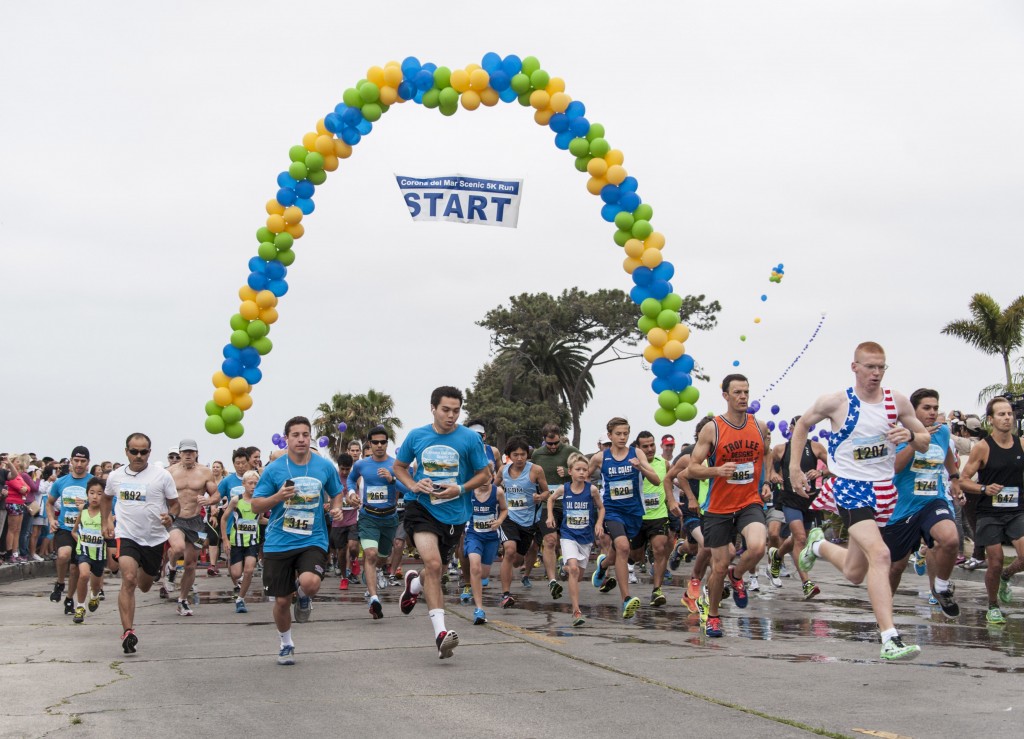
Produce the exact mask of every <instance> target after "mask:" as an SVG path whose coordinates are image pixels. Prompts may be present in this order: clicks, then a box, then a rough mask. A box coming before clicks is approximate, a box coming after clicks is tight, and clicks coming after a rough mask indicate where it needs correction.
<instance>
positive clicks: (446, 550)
mask: <svg viewBox="0 0 1024 739" xmlns="http://www.w3.org/2000/svg"><path fill="white" fill-rule="evenodd" d="M404 524H405V530H406V532H408V534H409V538H410V539H412V540H413V542H414V543H415V540H416V534H433V535H434V536H436V537H437V548H438V550H440V552H441V563H442V564H443V563H445V562H448V561H449V560H450V559H451V558H452V552H453V551H455V547H456V546H458V543H459V539H461V538H462V532H463V531H465V529H466V524H464V523H457V524H451V523H441V522H440V521H438V520H437V519H436V518H434V517H433V516H431V515H430V512H429V511H428V510H427V509H426V508H424V507H423V505H421V504H420V502H419V501H418V500H410V501H409V502H408V503H406V504H405V521H404Z"/></svg>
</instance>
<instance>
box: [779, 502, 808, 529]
mask: <svg viewBox="0 0 1024 739" xmlns="http://www.w3.org/2000/svg"><path fill="white" fill-rule="evenodd" d="M782 514H783V515H784V516H785V517H786V525H787V526H791V525H792V523H793V522H794V521H803V524H804V531H805V532H806V531H810V530H811V529H813V528H814V512H813V511H805V510H804V509H803V508H790V507H789V506H783V508H782Z"/></svg>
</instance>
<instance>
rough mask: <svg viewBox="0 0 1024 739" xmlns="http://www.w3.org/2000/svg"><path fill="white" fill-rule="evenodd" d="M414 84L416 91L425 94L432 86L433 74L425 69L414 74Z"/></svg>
mask: <svg viewBox="0 0 1024 739" xmlns="http://www.w3.org/2000/svg"><path fill="white" fill-rule="evenodd" d="M413 82H414V83H415V84H416V89H417V90H421V91H423V92H426V91H427V90H429V89H430V88H431V87H433V86H434V73H433V72H428V71H427V70H426V69H421V70H420V71H419V72H417V73H416V78H415V79H414V80H413Z"/></svg>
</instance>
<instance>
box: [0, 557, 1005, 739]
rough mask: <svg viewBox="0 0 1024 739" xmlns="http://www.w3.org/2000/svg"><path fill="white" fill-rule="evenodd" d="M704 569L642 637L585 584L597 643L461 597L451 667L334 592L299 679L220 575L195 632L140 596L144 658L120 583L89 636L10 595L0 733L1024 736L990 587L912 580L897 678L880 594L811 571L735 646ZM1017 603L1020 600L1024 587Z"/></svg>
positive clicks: (491, 592) (426, 631)
mask: <svg viewBox="0 0 1024 739" xmlns="http://www.w3.org/2000/svg"><path fill="white" fill-rule="evenodd" d="M591 567H592V565H591ZM688 567H689V566H688V565H683V566H682V567H681V568H680V570H679V572H678V573H676V574H677V577H676V578H675V580H674V582H673V584H672V585H670V586H668V587H666V588H665V593H666V596H667V597H668V598H669V604H668V605H667V606H666V607H664V608H660V609H655V608H650V607H648V606H647V605H646V602H647V599H648V597H649V594H650V585H649V582H641V584H640V585H634V586H632V587H633V592H634V594H636V595H638V596H639V597H640V598H641V599H642V600H643V601H644V603H645V605H644V607H643V608H641V610H640V611H639V613H638V614H637V616H636V617H635V618H634V619H632V620H631V621H629V622H624V621H623V620H622V618H621V616H620V610H619V606H618V603H619V595H618V591H616V592H614V593H610V594H607V595H602V594H600V593H598V592H597V591H596V590H595V589H594V588H593V587H592V586H591V585H590V583H589V581H584V582H582V583H581V584H580V592H581V602H582V608H583V611H584V614H585V615H586V618H587V623H586V624H585V625H583V626H581V627H573V626H572V625H571V613H570V612H571V607H570V605H569V601H568V590H566V594H565V596H563V598H562V599H561V600H558V601H553V600H552V599H551V598H550V595H549V593H548V590H547V587H546V585H545V583H544V582H543V578H542V577H541V578H540V579H535V580H534V586H533V588H532V589H530V590H524V589H523V587H522V585H521V584H520V583H519V582H518V580H517V581H516V582H515V584H514V586H513V594H514V595H515V597H516V599H517V604H516V606H515V607H514V608H511V609H507V610H503V609H501V608H499V607H498V605H497V601H498V599H499V597H500V592H499V590H500V588H499V587H498V583H497V579H492V581H491V584H490V587H488V588H487V590H486V591H485V609H486V611H487V615H488V618H489V623H488V624H487V625H485V626H474V625H473V624H472V611H473V606H472V605H470V606H463V605H461V604H459V602H458V588H457V587H456V586H455V585H454V584H453V586H452V587H451V591H450V594H449V596H448V598H447V609H448V614H449V615H448V617H447V618H448V628H450V629H453V630H456V631H458V633H459V635H460V638H461V644H460V647H459V648H458V650H457V651H456V653H455V657H454V659H452V660H446V661H439V660H438V659H437V651H436V649H435V648H434V646H433V639H432V631H431V628H430V624H429V620H428V618H427V614H426V607H425V603H424V602H421V603H420V604H419V605H418V606H417V608H416V610H415V611H414V612H413V614H412V615H411V616H402V615H401V614H400V612H399V609H398V598H399V596H400V592H401V588H388V589H387V590H386V591H385V592H384V594H383V597H382V601H383V604H384V613H385V618H384V619H382V620H380V621H372V620H371V619H370V617H369V615H368V613H367V610H366V606H365V604H364V601H363V597H362V592H363V588H362V587H361V586H352V587H351V589H349V590H348V591H339V590H338V582H339V581H338V578H337V577H328V578H327V579H326V580H325V581H324V585H323V588H322V590H321V592H320V594H319V595H318V596H317V598H316V599H315V609H314V612H313V617H312V620H311V621H310V623H308V624H300V625H297V626H296V627H295V628H294V635H295V642H296V658H297V661H298V664H297V665H295V666H294V667H290V668H285V667H278V666H277V665H276V663H275V655H276V650H277V638H276V633H275V630H274V628H273V625H272V621H271V618H270V605H269V604H268V603H266V602H264V600H263V598H262V597H258V598H250V599H249V600H248V606H249V613H248V614H236V613H235V612H234V607H233V600H232V598H231V592H230V589H231V581H230V579H229V578H228V577H226V576H222V577H219V578H207V577H205V576H201V577H199V578H197V586H198V589H199V604H198V605H196V606H195V616H194V617H192V618H182V617H179V616H177V615H176V613H175V608H174V605H173V601H167V600H160V599H159V598H158V597H157V595H156V592H155V591H153V592H151V593H149V594H146V595H141V596H140V598H139V602H138V608H137V614H136V628H137V631H138V634H139V637H140V646H139V652H138V654H136V655H132V656H126V655H124V654H123V653H122V651H121V649H120V645H119V636H120V628H119V625H118V619H117V613H116V594H117V590H118V587H119V581H118V580H117V578H112V579H110V580H109V582H108V584H107V586H106V592H107V594H108V596H107V599H106V600H105V601H104V602H103V603H101V605H100V608H99V610H98V611H97V612H96V613H95V614H89V615H88V616H87V618H86V623H85V624H84V625H80V626H76V625H74V624H72V623H71V617H70V616H64V615H63V608H62V607H61V605H60V604H54V603H51V602H50V601H49V600H48V599H47V596H48V594H49V591H50V580H49V579H47V578H36V579H28V580H21V581H16V582H7V583H5V584H3V585H0V622H2V623H3V624H4V628H3V633H4V637H5V639H4V642H5V648H4V652H3V658H2V660H0V681H2V684H3V685H5V686H8V687H7V688H6V689H5V695H7V696H8V700H5V701H4V705H3V707H2V708H0V736H43V735H49V734H51V733H59V734H69V735H72V736H111V735H112V734H113V733H114V732H122V733H123V732H126V731H127V732H131V731H134V732H137V733H138V734H140V735H144V736H147V737H149V736H165V735H166V736H172V735H180V734H181V733H182V732H183V731H184V732H187V733H191V734H198V735H207V734H213V733H218V734H221V733H224V732H225V731H227V732H229V733H233V732H234V731H235V730H236V729H237V730H238V731H243V732H244V733H245V734H246V735H249V736H269V735H271V734H274V733H279V732H282V731H288V732H298V731H302V732H307V733H308V732H323V731H324V730H329V729H332V728H337V729H339V730H341V731H344V732H346V733H351V732H356V733H358V734H359V735H364V736H397V735H399V734H409V733H410V732H415V733H418V734H420V735H422V736H428V737H432V736H455V737H461V736H467V737H469V736H481V735H493V736H538V737H539V736H552V737H554V736H558V737H564V736H567V735H573V734H589V735H591V736H623V735H627V736H632V735H636V734H638V733H640V732H643V733H645V734H651V733H658V732H667V734H668V735H671V734H675V733H679V734H683V735H686V734H690V733H694V732H699V733H702V734H705V735H714V734H719V733H722V734H725V735H730V734H733V733H734V732H744V733H747V734H748V735H750V736H753V737H762V736H770V737H774V736H808V735H813V734H816V733H817V734H824V735H828V736H866V735H867V736H882V737H900V736H903V737H934V736H954V735H985V736H986V737H1001V736H1015V737H1016V736H1021V735H1022V734H1024V726H1021V725H1020V720H1021V719H1020V713H1021V711H1024V691H1022V688H1024V681H1022V678H1021V676H1020V675H1019V674H1017V673H1020V672H1022V671H1024V660H1022V659H1021V656H1022V651H1024V607H1022V606H1020V605H1011V606H1008V607H1006V608H1005V609H1004V611H1005V613H1006V615H1007V624H1006V625H1005V626H998V627H996V626H990V625H987V624H986V622H985V615H984V609H985V603H986V598H985V593H984V587H983V585H982V583H981V582H979V581H978V580H980V576H981V574H982V573H969V577H968V573H964V579H961V580H960V581H959V582H958V583H957V596H958V600H959V602H960V605H961V609H962V615H961V616H960V618H959V619H957V620H956V621H950V620H948V619H947V618H946V617H945V616H943V614H942V613H941V611H940V610H939V609H938V608H937V607H931V606H929V605H928V601H927V596H928V593H927V592H926V588H927V580H926V578H923V577H918V576H915V575H914V574H912V573H911V574H908V575H905V576H904V580H903V585H902V587H901V588H900V591H899V592H898V594H897V597H896V621H897V625H898V627H899V628H900V631H901V633H902V634H903V636H904V640H905V641H907V642H912V643H917V644H920V645H921V647H922V650H923V651H922V654H921V656H920V657H919V658H918V659H917V660H915V661H912V662H907V663H898V664H887V663H884V662H882V661H881V660H880V659H879V657H878V653H879V644H878V634H877V631H876V630H875V625H874V621H873V618H872V616H871V614H870V610H869V608H868V604H867V600H866V592H865V591H864V589H863V588H862V587H854V586H851V585H848V584H845V583H843V582H841V580H840V577H839V576H838V574H837V573H836V572H835V571H834V570H833V569H832V568H831V567H829V566H828V565H827V564H825V563H821V564H819V565H818V567H817V568H815V571H814V573H813V574H814V576H815V581H816V582H817V583H818V584H819V586H820V587H821V589H822V593H821V595H819V596H818V597H816V598H815V599H813V600H812V601H807V602H805V601H803V599H802V597H801V595H800V588H799V581H798V580H796V579H795V578H790V579H785V580H783V587H782V588H780V589H776V588H774V587H772V586H771V585H770V583H768V582H767V579H766V578H761V581H762V585H761V591H760V592H757V593H751V594H750V603H749V605H748V607H747V608H746V609H739V608H737V607H736V606H735V605H734V604H733V603H732V602H731V601H727V602H726V603H725V604H723V607H722V611H721V613H722V617H723V624H724V630H725V637H724V638H722V639H708V638H706V637H704V636H703V635H702V634H701V633H700V630H699V628H698V621H697V617H696V615H691V614H689V613H688V612H687V610H686V608H685V607H683V606H682V605H680V600H679V599H680V596H681V595H682V592H683V587H682V586H683V584H684V583H685V580H684V578H683V575H684V574H685V573H687V572H688ZM534 572H535V574H537V575H539V574H540V572H541V570H539V569H538V570H535V571H534ZM641 578H642V580H646V576H644V575H643V574H641ZM1014 594H1015V596H1016V597H1017V598H1018V599H1020V600H1024V587H1015V588H1014ZM15 687H16V693H15V694H16V695H17V699H16V700H10V697H11V695H12V690H14V688H15Z"/></svg>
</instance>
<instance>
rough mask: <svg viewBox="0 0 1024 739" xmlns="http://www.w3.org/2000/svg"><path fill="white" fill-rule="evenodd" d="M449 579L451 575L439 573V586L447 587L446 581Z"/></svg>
mask: <svg viewBox="0 0 1024 739" xmlns="http://www.w3.org/2000/svg"><path fill="white" fill-rule="evenodd" d="M451 579H452V578H451V575H449V574H448V573H447V572H442V573H441V584H442V585H447V584H448V581H449V580H451Z"/></svg>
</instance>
